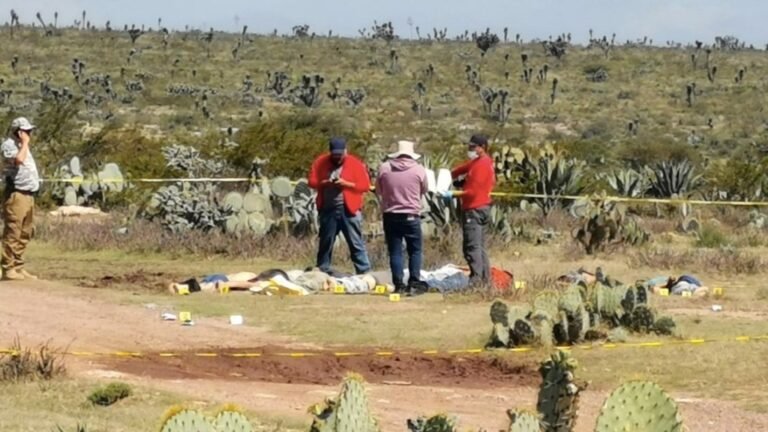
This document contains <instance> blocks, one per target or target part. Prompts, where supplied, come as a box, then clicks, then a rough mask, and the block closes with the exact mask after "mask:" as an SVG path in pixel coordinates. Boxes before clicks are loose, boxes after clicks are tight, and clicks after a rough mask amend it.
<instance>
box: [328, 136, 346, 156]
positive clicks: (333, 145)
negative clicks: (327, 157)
mask: <svg viewBox="0 0 768 432" xmlns="http://www.w3.org/2000/svg"><path fill="white" fill-rule="evenodd" d="M328 147H329V149H330V150H331V154H335V155H340V154H344V152H345V151H346V150H347V140H345V139H344V138H342V137H333V138H331V141H330V143H329V144H328Z"/></svg>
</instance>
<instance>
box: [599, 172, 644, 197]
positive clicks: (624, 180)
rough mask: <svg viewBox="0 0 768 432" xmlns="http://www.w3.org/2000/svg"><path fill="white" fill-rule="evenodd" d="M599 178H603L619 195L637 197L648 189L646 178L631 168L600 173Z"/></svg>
mask: <svg viewBox="0 0 768 432" xmlns="http://www.w3.org/2000/svg"><path fill="white" fill-rule="evenodd" d="M599 178H600V179H603V180H605V181H606V182H607V183H608V185H609V186H610V187H611V189H613V190H614V191H615V192H616V193H617V194H619V195H620V196H625V197H630V198H637V197H641V196H643V195H644V194H645V192H646V191H647V190H648V178H647V177H646V176H644V175H643V174H641V173H639V172H637V171H635V170H633V169H627V170H617V171H614V172H611V173H602V174H600V175H599Z"/></svg>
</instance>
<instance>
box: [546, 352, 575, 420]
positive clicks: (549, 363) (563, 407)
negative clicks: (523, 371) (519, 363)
mask: <svg viewBox="0 0 768 432" xmlns="http://www.w3.org/2000/svg"><path fill="white" fill-rule="evenodd" d="M577 366H578V364H577V362H576V359H574V358H572V357H571V356H570V354H568V353H567V352H565V351H558V352H557V353H555V354H553V355H552V357H551V358H550V359H548V360H546V361H544V362H542V363H541V366H540V367H539V373H540V374H541V377H542V383H541V388H540V389H539V400H538V403H537V406H536V408H537V410H538V411H539V412H540V413H541V415H542V417H543V418H542V423H544V425H545V429H544V430H546V431H548V432H567V431H572V430H573V426H574V424H575V422H576V416H577V410H578V401H579V392H580V391H581V388H580V387H579V386H578V385H576V383H575V382H574V374H573V373H574V371H575V370H576V367H577Z"/></svg>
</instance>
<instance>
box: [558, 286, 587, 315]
mask: <svg viewBox="0 0 768 432" xmlns="http://www.w3.org/2000/svg"><path fill="white" fill-rule="evenodd" d="M583 303H584V299H583V298H582V297H581V289H579V287H578V286H576V285H572V286H570V287H568V289H566V290H565V292H563V294H562V295H561V296H560V309H562V310H564V311H566V312H567V313H568V315H571V316H572V315H574V314H576V312H577V311H578V310H579V309H580V308H581V307H582V305H583Z"/></svg>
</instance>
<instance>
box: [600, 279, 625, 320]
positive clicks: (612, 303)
mask: <svg viewBox="0 0 768 432" xmlns="http://www.w3.org/2000/svg"><path fill="white" fill-rule="evenodd" d="M596 288H597V289H598V290H600V293H599V294H598V297H599V298H600V300H601V304H600V315H602V317H603V318H605V319H608V320H618V319H620V318H621V317H622V316H623V314H624V309H623V308H622V307H621V300H622V299H623V295H624V292H620V291H618V290H617V289H616V288H609V287H607V286H604V285H598V286H597V287H596Z"/></svg>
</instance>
